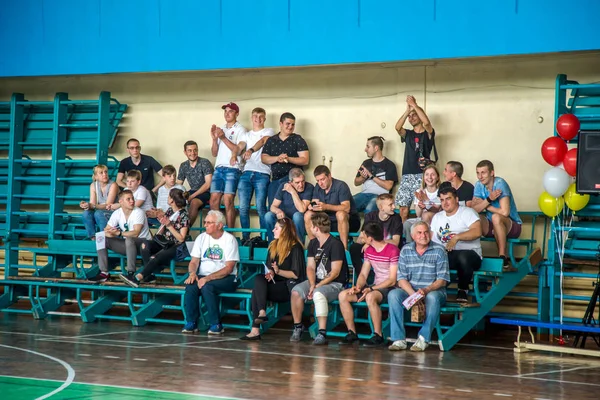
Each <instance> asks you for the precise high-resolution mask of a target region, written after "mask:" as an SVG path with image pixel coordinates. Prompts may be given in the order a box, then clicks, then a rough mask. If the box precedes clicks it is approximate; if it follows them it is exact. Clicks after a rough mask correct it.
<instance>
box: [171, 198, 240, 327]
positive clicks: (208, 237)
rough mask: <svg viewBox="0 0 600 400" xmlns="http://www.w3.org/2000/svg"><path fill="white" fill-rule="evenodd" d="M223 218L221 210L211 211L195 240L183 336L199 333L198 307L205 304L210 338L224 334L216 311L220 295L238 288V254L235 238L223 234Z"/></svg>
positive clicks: (189, 267) (186, 292)
mask: <svg viewBox="0 0 600 400" xmlns="http://www.w3.org/2000/svg"><path fill="white" fill-rule="evenodd" d="M224 226H225V216H224V215H223V213H222V212H221V211H215V210H210V211H209V212H208V215H207V216H206V219H205V220H204V227H205V228H206V231H204V232H203V233H201V234H200V235H199V236H198V237H197V238H196V240H195V241H194V247H193V249H192V252H191V253H190V255H191V256H192V260H191V261H190V264H189V266H188V271H189V274H190V275H189V277H188V278H187V279H186V280H185V284H186V287H185V297H184V300H183V301H184V304H183V306H184V310H185V321H186V322H185V326H184V327H183V330H182V331H181V332H182V333H196V332H198V318H200V304H199V301H198V298H199V297H200V296H202V300H203V302H204V304H205V305H206V311H207V314H208V316H207V317H208V323H209V324H210V328H209V329H208V334H209V335H220V334H222V333H223V332H225V331H224V329H223V325H222V324H221V318H220V315H221V313H220V310H219V294H220V293H229V292H235V290H236V288H237V279H236V274H237V269H236V264H237V262H238V261H240V254H239V250H238V244H237V240H236V238H235V237H234V236H233V235H232V234H230V233H229V232H225V231H223V227H224Z"/></svg>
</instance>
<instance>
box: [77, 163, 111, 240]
mask: <svg viewBox="0 0 600 400" xmlns="http://www.w3.org/2000/svg"><path fill="white" fill-rule="evenodd" d="M92 181H93V182H92V184H91V185H90V201H82V202H81V203H79V207H81V208H82V209H83V215H82V218H83V225H84V226H85V231H86V232H87V239H90V238H91V239H93V238H94V236H95V235H96V226H97V227H98V229H99V230H100V231H103V230H104V228H106V224H107V223H108V219H109V218H110V215H111V214H112V211H110V205H111V204H113V203H114V202H115V200H116V198H117V195H118V194H119V186H117V184H116V183H115V182H113V181H112V180H110V179H109V177H108V167H107V166H106V165H102V164H98V165H96V166H95V167H94V173H93V175H92ZM107 206H108V207H107Z"/></svg>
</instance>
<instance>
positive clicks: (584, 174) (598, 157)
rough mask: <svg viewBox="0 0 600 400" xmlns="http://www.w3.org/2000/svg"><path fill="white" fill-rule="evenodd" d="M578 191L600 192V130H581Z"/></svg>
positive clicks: (581, 192)
mask: <svg viewBox="0 0 600 400" xmlns="http://www.w3.org/2000/svg"><path fill="white" fill-rule="evenodd" d="M577 193H580V194H584V193H587V194H600V131H581V132H579V145H578V147H577Z"/></svg>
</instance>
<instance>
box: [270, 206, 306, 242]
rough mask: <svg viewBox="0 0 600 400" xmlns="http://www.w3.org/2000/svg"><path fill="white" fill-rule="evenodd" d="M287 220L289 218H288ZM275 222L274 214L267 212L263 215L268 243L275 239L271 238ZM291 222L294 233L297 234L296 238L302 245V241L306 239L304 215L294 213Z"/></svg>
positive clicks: (298, 212)
mask: <svg viewBox="0 0 600 400" xmlns="http://www.w3.org/2000/svg"><path fill="white" fill-rule="evenodd" d="M288 218H289V217H288ZM276 222H277V216H276V215H275V213H272V212H271V211H269V212H268V213H267V214H266V215H265V228H266V229H267V239H268V240H269V242H270V241H271V240H273V239H275V237H274V236H273V228H275V223H276ZM292 222H293V223H294V225H295V226H296V232H297V233H298V238H299V239H300V243H304V239H305V238H306V227H305V225H304V214H303V213H301V212H300V211H296V212H295V213H294V215H293V216H292Z"/></svg>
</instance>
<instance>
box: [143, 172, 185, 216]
mask: <svg viewBox="0 0 600 400" xmlns="http://www.w3.org/2000/svg"><path fill="white" fill-rule="evenodd" d="M162 170H163V179H164V180H165V184H164V185H163V186H161V187H160V188H159V189H158V196H157V198H156V208H152V209H151V210H148V211H146V216H147V217H148V218H160V217H161V216H163V215H164V213H165V212H166V211H167V210H168V209H169V204H168V201H169V193H170V192H171V189H181V190H182V191H184V192H185V191H186V189H185V187H184V186H183V185H180V184H178V183H177V181H176V178H177V170H176V169H175V167H174V166H172V165H165V166H164V167H163V169H162Z"/></svg>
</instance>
